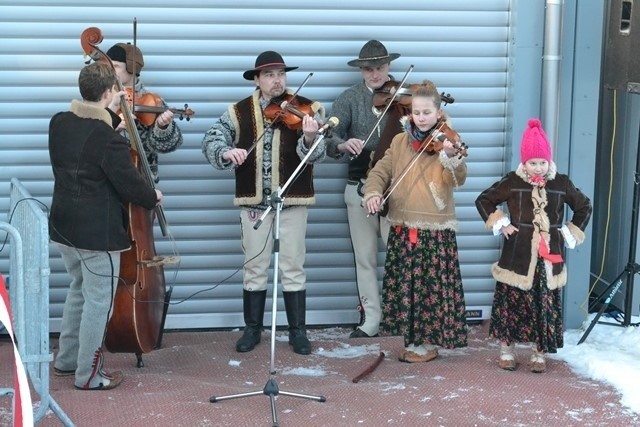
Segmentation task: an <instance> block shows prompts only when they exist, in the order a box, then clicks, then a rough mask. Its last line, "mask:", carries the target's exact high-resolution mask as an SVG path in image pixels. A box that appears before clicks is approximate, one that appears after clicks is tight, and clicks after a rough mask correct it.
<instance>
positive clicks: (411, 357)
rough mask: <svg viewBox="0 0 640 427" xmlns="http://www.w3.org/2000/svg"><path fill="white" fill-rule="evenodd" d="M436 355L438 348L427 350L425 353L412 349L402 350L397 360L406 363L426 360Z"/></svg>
mask: <svg viewBox="0 0 640 427" xmlns="http://www.w3.org/2000/svg"><path fill="white" fill-rule="evenodd" d="M436 357H438V349H437V348H436V349H433V350H429V351H427V354H418V353H416V352H414V351H403V352H402V354H401V355H400V357H398V360H400V361H401V362H407V363H420V362H428V361H430V360H433V359H435V358H436Z"/></svg>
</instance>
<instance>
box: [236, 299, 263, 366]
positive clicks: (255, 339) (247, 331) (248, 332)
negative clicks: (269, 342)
mask: <svg viewBox="0 0 640 427" xmlns="http://www.w3.org/2000/svg"><path fill="white" fill-rule="evenodd" d="M266 299H267V291H266V290H264V291H247V290H246V289H243V291H242V306H243V311H244V324H245V327H244V333H243V334H242V336H241V337H240V339H239V340H238V342H237V343H236V351H239V352H240V353H244V352H247V351H251V350H253V348H254V347H255V346H256V344H258V343H259V342H260V335H262V318H263V317H264V302H265V301H266Z"/></svg>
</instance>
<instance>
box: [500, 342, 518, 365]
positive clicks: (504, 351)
mask: <svg viewBox="0 0 640 427" xmlns="http://www.w3.org/2000/svg"><path fill="white" fill-rule="evenodd" d="M517 365H518V362H517V361H516V345H515V344H514V343H511V345H504V344H501V345H500V358H499V359H498V366H499V367H500V369H504V370H505V371H515V369H516V366H517Z"/></svg>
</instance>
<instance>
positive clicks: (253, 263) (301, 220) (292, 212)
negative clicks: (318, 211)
mask: <svg viewBox="0 0 640 427" xmlns="http://www.w3.org/2000/svg"><path fill="white" fill-rule="evenodd" d="M261 215H262V213H261V212H256V211H251V210H248V209H242V210H241V211H240V223H241V227H242V249H243V251H244V259H245V261H244V262H245V264H244V277H243V283H244V289H245V290H247V291H263V290H265V289H267V285H268V283H267V281H268V277H269V274H268V273H269V266H270V265H271V259H272V258H273V242H274V236H275V230H276V212H275V209H273V210H271V212H269V214H268V215H267V216H266V218H264V220H263V221H262V223H261V225H260V226H259V227H258V228H257V229H254V228H253V227H254V225H255V224H256V222H257V221H258V219H260V217H261ZM307 216H308V210H307V208H306V207H305V206H292V207H290V208H286V209H282V210H281V212H280V229H279V231H280V233H279V234H280V236H279V237H280V248H279V252H278V266H279V268H278V270H279V272H278V275H279V276H278V277H279V279H278V284H279V285H280V284H282V288H281V290H282V291H283V292H297V291H302V290H304V289H305V287H306V281H307V275H306V273H305V271H304V259H305V254H306V245H305V238H306V232H307Z"/></svg>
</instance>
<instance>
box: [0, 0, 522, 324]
mask: <svg viewBox="0 0 640 427" xmlns="http://www.w3.org/2000/svg"><path fill="white" fill-rule="evenodd" d="M363 5H366V8H367V9H366V10H365V9H363ZM509 8H510V2H509V0H491V1H490V0H487V1H483V2H478V1H475V0H466V1H462V0H461V1H456V2H441V1H430V0H422V1H415V2H398V3H389V2H388V1H378V0H370V1H368V2H356V1H352V2H345V1H343V0H328V1H325V2H323V3H322V6H321V7H320V6H312V5H310V4H303V3H300V2H298V1H290V0H282V1H280V2H277V3H275V4H269V3H265V2H263V1H257V0H245V1H243V2H237V1H228V0H224V1H222V0H217V1H215V2H207V1H202V0H201V1H195V0H186V1H181V2H175V1H168V0H157V1H155V2H146V1H141V0H133V1H126V2H124V1H119V0H116V1H109V2H104V1H95V2H91V3H89V4H88V3H87V2H84V1H79V0H73V1H58V2H51V3H43V2H40V1H37V2H36V1H30V0H19V1H18V0H16V1H7V0H5V1H4V2H3V4H2V6H0V40H1V41H2V43H1V44H0V63H1V64H2V65H1V67H0V88H1V90H0V138H1V139H2V142H1V144H0V210H1V211H3V212H7V211H8V199H9V180H10V178H11V177H18V178H19V179H20V180H21V181H22V182H23V183H24V184H25V186H26V187H27V188H28V189H29V191H31V193H32V194H33V195H34V197H37V198H38V199H39V200H41V201H42V202H43V203H45V204H47V205H48V204H49V203H50V196H51V190H52V174H51V169H50V165H49V160H48V153H47V129H48V123H49V119H50V117H51V116H52V115H53V114H54V113H55V112H57V111H60V110H66V109H68V106H69V102H70V100H71V99H72V98H77V97H79V95H78V91H77V86H76V82H77V76H78V71H79V69H80V68H81V67H82V66H83V61H84V58H83V55H82V50H81V47H80V34H81V33H82V31H83V30H84V29H85V28H87V27H90V26H97V27H99V28H100V29H101V30H102V31H103V33H104V37H105V39H104V42H103V43H102V44H101V47H102V48H103V49H104V50H107V49H108V48H109V47H110V46H111V45H112V44H114V43H117V42H123V41H124V42H126V41H131V40H132V37H133V36H132V34H133V33H132V29H133V26H132V21H133V18H134V17H135V18H137V20H138V33H137V34H138V39H137V44H138V46H139V47H140V48H141V49H142V50H143V52H144V55H145V69H144V71H143V74H142V78H143V81H144V83H145V85H146V86H147V87H148V88H150V89H151V90H153V91H155V92H157V93H159V94H160V95H161V96H162V97H164V98H165V99H166V101H167V102H168V103H169V104H170V105H171V106H174V107H177V108H182V106H183V105H184V104H185V103H188V104H189V107H190V108H191V109H193V110H194V111H195V116H194V117H193V120H192V121H190V122H180V123H179V124H180V127H181V128H182V130H183V133H184V135H185V143H184V145H183V147H182V148H181V149H180V150H178V151H177V152H175V153H171V154H168V155H165V156H162V157H161V160H160V174H161V182H160V184H159V186H158V187H159V188H160V189H161V190H162V191H163V192H164V193H165V195H166V198H165V200H166V202H165V207H166V214H167V219H168V221H169V224H170V229H171V232H172V234H173V237H174V239H175V240H174V241H173V242H172V241H169V240H167V239H164V238H161V237H160V233H159V230H156V235H157V239H156V247H157V252H158V253H160V254H169V253H171V252H172V250H173V247H174V246H173V245H174V244H175V247H176V248H177V251H178V252H179V254H180V255H181V257H182V262H181V264H180V266H179V269H177V270H175V269H169V268H167V270H166V278H167V283H168V284H174V285H175V288H174V290H173V304H172V305H171V306H170V308H169V315H168V319H167V324H166V326H167V327H168V328H201V327H236V326H241V325H242V324H243V320H242V302H241V285H240V284H241V282H242V272H241V266H242V262H243V257H242V254H241V248H240V240H239V226H238V211H237V209H236V208H234V207H233V206H232V192H233V176H232V174H231V173H228V172H220V171H217V170H215V169H213V168H212V167H211V166H210V165H208V164H207V163H206V161H205V159H204V157H203V155H202V153H201V149H200V144H201V140H202V136H203V135H204V132H205V131H206V130H207V129H208V127H209V126H210V125H211V124H212V123H213V122H214V121H215V120H216V119H217V117H219V115H220V114H221V113H222V112H223V111H224V109H225V108H226V106H227V105H228V104H229V103H232V102H235V101H237V100H239V99H241V98H243V97H245V96H247V95H248V94H249V93H250V91H251V89H252V86H251V84H248V82H247V81H245V80H243V78H242V71H244V70H246V69H249V68H252V67H253V63H254V60H255V57H256V55H257V54H258V53H259V52H262V51H264V50H277V51H279V52H280V53H282V54H283V56H284V57H285V59H286V61H287V63H289V64H293V65H296V66H299V67H300V68H299V70H297V71H294V72H291V73H290V74H289V82H288V84H289V86H290V87H292V88H295V87H297V86H298V85H299V84H300V83H301V82H302V81H303V80H304V78H305V77H306V76H307V74H308V73H310V72H313V73H314V75H313V77H312V78H311V80H310V81H309V83H308V84H307V86H306V87H305V88H304V89H303V91H302V93H301V94H302V95H304V96H306V97H308V98H311V99H316V100H319V101H321V102H323V103H324V104H325V106H326V107H327V109H329V108H330V106H331V103H332V102H333V100H334V99H335V98H336V97H337V95H338V94H339V93H340V92H341V91H342V90H344V89H345V88H346V87H348V86H350V85H352V84H354V83H355V82H357V81H358V80H359V78H360V76H359V73H358V72H357V70H356V69H353V68H351V67H348V66H347V65H346V62H347V61H348V60H351V59H353V58H355V57H357V54H358V52H359V50H360V48H361V46H362V45H363V44H364V42H366V41H367V40H369V39H372V38H376V39H379V40H381V41H383V43H385V45H386V46H387V48H388V49H389V51H393V52H400V53H401V54H402V56H401V58H399V59H398V60H396V61H394V62H393V64H392V65H393V66H392V72H393V74H394V75H396V77H401V76H402V75H403V74H404V71H405V70H406V69H407V68H408V67H409V65H410V64H414V65H415V70H414V71H413V73H412V75H411V78H410V81H415V82H417V81H421V80H423V79H426V78H429V79H431V80H433V81H434V82H435V83H436V84H437V86H438V87H439V89H440V90H441V91H445V92H449V93H451V94H452V95H453V96H454V98H455V103H454V104H452V105H450V106H448V107H447V111H448V112H449V114H450V115H451V117H452V119H453V123H454V126H455V128H456V130H457V131H458V132H459V133H460V134H461V135H462V137H463V139H464V140H465V142H466V143H467V144H468V145H469V146H470V148H469V153H470V155H469V158H468V163H469V179H468V180H467V184H465V186H464V187H463V188H462V189H461V190H460V191H459V192H458V193H457V196H456V197H457V206H458V208H457V213H458V216H459V219H460V223H461V227H460V231H459V234H458V237H459V242H458V243H459V247H460V259H461V264H462V273H463V280H464V284H465V291H466V299H467V305H468V307H469V308H470V309H475V308H480V309H484V310H485V311H484V312H483V313H482V316H483V317H486V316H487V314H488V312H487V311H486V309H487V308H488V307H489V306H490V304H491V298H492V294H493V286H494V282H493V279H491V276H490V272H489V265H490V264H491V263H492V262H493V261H495V260H496V259H497V256H498V242H497V240H496V239H494V238H493V237H492V236H490V235H489V234H488V233H487V232H486V231H485V230H484V226H483V223H482V222H481V221H480V219H479V217H478V215H477V213H476V210H475V207H474V203H473V202H474V200H475V197H476V195H477V194H478V192H479V191H480V190H481V189H483V188H485V187H487V186H488V185H490V184H491V183H492V182H493V181H495V180H496V179H497V178H498V177H499V176H500V175H502V173H503V167H504V166H503V165H504V161H503V157H504V153H503V151H504V149H503V147H504V141H505V126H506V125H505V122H506V120H505V116H506V86H507V68H508V60H509V58H508V44H509V40H508V34H509ZM345 175H346V165H345V164H340V163H330V162H328V163H325V164H321V165H319V166H318V167H317V168H316V181H315V182H316V188H317V192H318V197H317V204H316V205H315V206H314V207H313V208H312V209H311V210H310V214H309V227H308V231H307V264H306V266H307V273H308V276H307V277H308V303H307V304H308V313H309V314H308V324H310V325H314V324H315V325H319V324H344V323H356V322H357V320H358V313H357V312H356V310H355V308H356V306H357V302H358V301H357V296H356V287H355V278H354V267H353V257H352V251H351V244H350V241H349V237H348V226H347V219H346V209H345V207H344V202H343V195H342V192H343V188H344V183H345V178H346V176H345ZM380 249H381V252H380V260H382V259H383V258H384V255H383V248H382V245H381V248H380ZM6 258H7V255H6V251H3V253H2V254H0V270H2V271H6V269H7V268H6V267H7V265H8V263H7V259H6ZM51 270H52V271H51V319H52V330H54V331H55V330H58V329H59V324H58V323H59V318H60V316H61V312H62V304H63V301H64V297H65V293H66V288H67V285H68V278H67V275H66V273H65V272H64V268H63V265H62V263H61V261H60V259H59V258H58V257H57V254H56V252H55V250H53V251H52V259H51ZM381 275H382V269H381V270H380V276H381ZM267 304H268V307H270V303H269V302H268V303H267ZM279 316H280V314H279ZM280 322H283V323H284V316H282V318H280V317H279V318H278V323H280Z"/></svg>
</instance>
